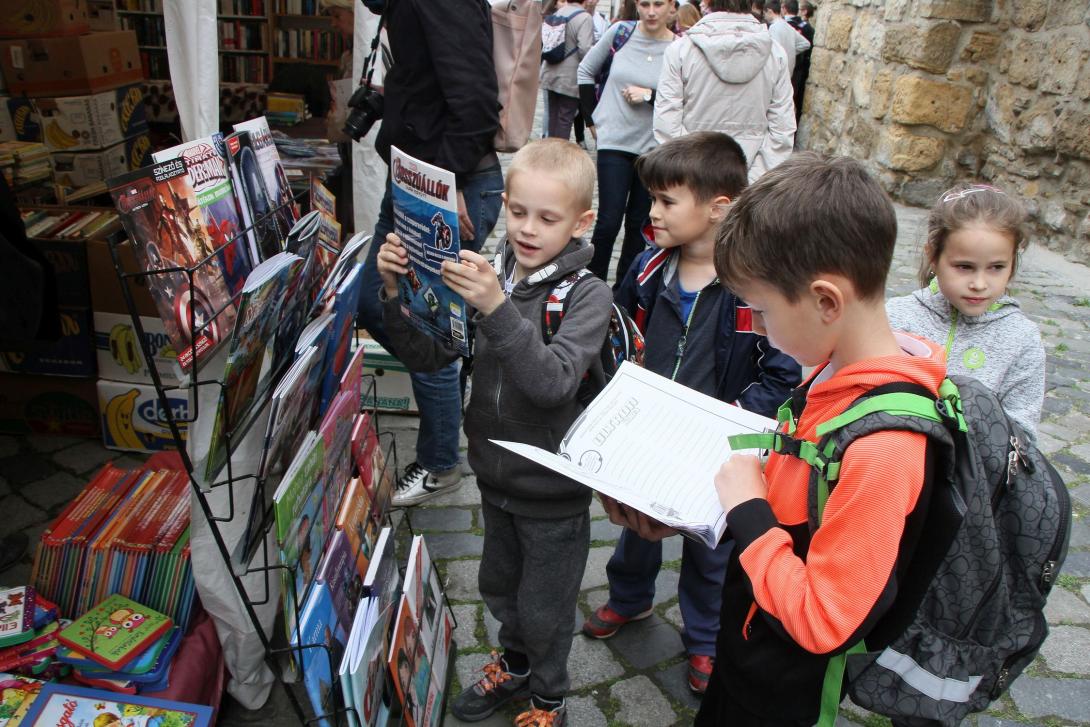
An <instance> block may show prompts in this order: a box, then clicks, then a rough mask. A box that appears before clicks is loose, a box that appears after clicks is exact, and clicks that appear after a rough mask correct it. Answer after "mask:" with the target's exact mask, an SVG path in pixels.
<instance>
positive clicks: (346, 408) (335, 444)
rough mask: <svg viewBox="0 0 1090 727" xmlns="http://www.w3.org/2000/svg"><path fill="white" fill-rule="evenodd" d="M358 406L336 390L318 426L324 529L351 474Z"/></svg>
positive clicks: (331, 521) (329, 526)
mask: <svg viewBox="0 0 1090 727" xmlns="http://www.w3.org/2000/svg"><path fill="white" fill-rule="evenodd" d="M359 407H360V405H359V399H355V400H353V399H352V395H351V394H350V393H347V392H345V393H341V394H337V396H336V398H335V399H333V402H332V403H331V404H330V406H329V409H328V410H327V411H326V413H325V416H324V417H322V423H321V424H320V425H319V426H318V435H319V436H320V437H321V438H322V442H323V444H324V445H325V462H324V465H323V467H322V481H323V482H325V487H326V496H325V501H324V502H323V508H322V511H323V523H324V526H325V529H326V533H329V532H330V531H331V530H332V529H333V525H334V522H335V521H336V519H337V510H338V509H339V507H340V502H341V495H342V494H343V493H344V489H345V488H346V487H347V486H348V481H349V479H350V478H351V477H350V472H351V466H352V450H351V438H352V422H353V420H354V419H355V417H356V412H358V411H359Z"/></svg>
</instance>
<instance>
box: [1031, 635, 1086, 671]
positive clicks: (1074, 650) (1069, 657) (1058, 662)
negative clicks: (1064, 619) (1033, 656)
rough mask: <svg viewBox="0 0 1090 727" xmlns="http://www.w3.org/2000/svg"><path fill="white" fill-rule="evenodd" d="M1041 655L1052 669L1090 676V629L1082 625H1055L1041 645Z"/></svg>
mask: <svg viewBox="0 0 1090 727" xmlns="http://www.w3.org/2000/svg"><path fill="white" fill-rule="evenodd" d="M1041 656H1043V657H1044V660H1045V663H1046V664H1048V668H1049V669H1051V670H1052V671H1058V672H1063V673H1065V674H1078V675H1080V676H1090V630H1087V629H1085V628H1083V627H1082V626H1054V627H1052V629H1051V631H1050V632H1049V634H1048V638H1047V639H1045V643H1044V644H1043V645H1042V646H1041Z"/></svg>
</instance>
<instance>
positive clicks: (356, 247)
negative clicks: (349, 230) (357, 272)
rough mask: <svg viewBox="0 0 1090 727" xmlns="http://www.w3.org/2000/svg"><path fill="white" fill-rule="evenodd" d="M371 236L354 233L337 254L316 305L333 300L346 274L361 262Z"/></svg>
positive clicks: (320, 305)
mask: <svg viewBox="0 0 1090 727" xmlns="http://www.w3.org/2000/svg"><path fill="white" fill-rule="evenodd" d="M370 240H371V236H370V235H365V234H364V233H362V232H359V233H356V234H355V235H353V236H352V237H351V238H350V239H349V240H348V242H346V243H345V244H344V247H342V248H341V252H340V254H339V255H338V256H337V261H336V262H335V263H334V264H333V268H332V269H331V270H330V271H329V274H328V275H326V278H325V281H324V282H323V283H322V287H321V288H320V289H319V291H318V297H317V301H316V305H317V306H318V307H319V308H321V307H324V306H325V305H326V304H328V303H329V302H331V301H332V300H333V294H334V293H336V292H337V289H338V288H339V287H340V286H341V283H343V282H344V276H345V275H347V274H348V272H349V271H350V270H351V269H352V268H353V267H354V266H355V265H356V263H358V262H360V255H361V254H362V253H363V249H364V248H365V247H367V243H368V242H370Z"/></svg>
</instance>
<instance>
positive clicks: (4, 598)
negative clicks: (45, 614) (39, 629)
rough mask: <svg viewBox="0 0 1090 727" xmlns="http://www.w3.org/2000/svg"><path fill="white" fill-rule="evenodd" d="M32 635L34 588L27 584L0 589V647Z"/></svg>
mask: <svg viewBox="0 0 1090 727" xmlns="http://www.w3.org/2000/svg"><path fill="white" fill-rule="evenodd" d="M33 637H34V589H33V588H30V587H29V586H19V587H18V588H6V589H4V590H0V648H3V647H5V646H14V645H15V644H21V643H23V642H24V641H29V640H30V639H31V638H33Z"/></svg>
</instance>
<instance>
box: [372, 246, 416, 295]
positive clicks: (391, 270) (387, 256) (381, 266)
mask: <svg viewBox="0 0 1090 727" xmlns="http://www.w3.org/2000/svg"><path fill="white" fill-rule="evenodd" d="M377 267H378V274H379V277H380V278H382V287H383V288H385V289H386V296H387V297H388V298H396V297H397V276H398V275H408V274H409V253H407V252H405V247H404V246H403V245H402V244H401V238H400V237H398V236H397V235H395V234H394V233H392V232H391V233H389V234H388V235H386V242H384V243H382V247H380V248H379V250H378V262H377Z"/></svg>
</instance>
